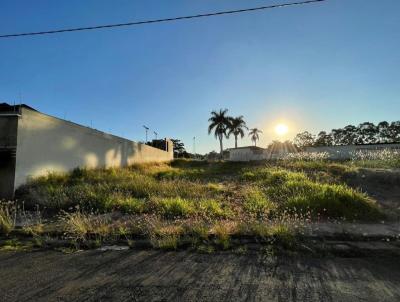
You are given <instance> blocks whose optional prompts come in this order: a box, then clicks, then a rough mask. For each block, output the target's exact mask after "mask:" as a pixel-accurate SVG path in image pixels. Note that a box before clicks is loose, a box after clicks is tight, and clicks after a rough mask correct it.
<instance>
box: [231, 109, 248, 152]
mask: <svg viewBox="0 0 400 302" xmlns="http://www.w3.org/2000/svg"><path fill="white" fill-rule="evenodd" d="M244 129H248V128H247V126H246V122H245V121H244V120H243V116H242V115H241V116H238V117H233V118H231V120H230V126H229V132H228V136H229V135H230V134H233V135H234V137H235V148H237V139H238V136H239V135H240V137H241V138H243V137H244Z"/></svg>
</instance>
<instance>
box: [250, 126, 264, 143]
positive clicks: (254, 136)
mask: <svg viewBox="0 0 400 302" xmlns="http://www.w3.org/2000/svg"><path fill="white" fill-rule="evenodd" d="M259 133H262V131H261V130H259V129H257V128H253V129H250V132H249V136H251V140H252V141H253V142H254V146H257V141H258V140H259V139H260V136H259V135H258V134H259Z"/></svg>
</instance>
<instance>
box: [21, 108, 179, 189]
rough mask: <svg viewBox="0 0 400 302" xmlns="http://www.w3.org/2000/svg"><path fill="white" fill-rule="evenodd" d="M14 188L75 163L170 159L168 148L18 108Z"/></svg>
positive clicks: (96, 164) (122, 163)
mask: <svg viewBox="0 0 400 302" xmlns="http://www.w3.org/2000/svg"><path fill="white" fill-rule="evenodd" d="M16 158H17V159H16V173H15V188H18V186H20V185H21V184H23V183H25V182H26V180H27V179H28V178H29V177H36V176H40V175H45V174H47V173H49V172H67V171H70V170H72V169H74V168H77V167H86V168H99V167H124V166H128V165H131V164H134V163H143V162H163V161H170V160H172V159H173V148H172V143H171V142H170V148H169V152H166V151H163V150H160V149H157V148H153V147H150V146H147V145H145V144H140V143H136V142H133V141H130V140H127V139H124V138H121V137H117V136H114V135H110V134H106V133H103V132H101V131H98V130H95V129H91V128H88V127H84V126H81V125H78V124H75V123H71V122H68V121H65V120H62V119H58V118H55V117H52V116H48V115H45V114H42V113H40V112H37V111H33V110H30V109H27V108H22V116H21V117H20V119H19V122H18V138H17V156H16Z"/></svg>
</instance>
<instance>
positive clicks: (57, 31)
mask: <svg viewBox="0 0 400 302" xmlns="http://www.w3.org/2000/svg"><path fill="white" fill-rule="evenodd" d="M323 1H326V0H308V1H301V2H290V3H281V4H275V5H269V6H259V7H253V8H245V9H237V10H230V11H219V12H211V13H206V14H198V15H191V16H181V17H173V18H166V19H154V20H145V21H134V22H128V23H119V24H108V25H98V26H90V27H76V28H66V29H56V30H48V31H38V32H27V33H17V34H6V35H0V38H15V37H22V36H37V35H48V34H58V33H64V32H73V31H84V30H93V29H104V28H114V27H123V26H134V25H143V24H150V23H161V22H170V21H179V20H187V19H194V18H203V17H212V16H221V15H228V14H237V13H244V12H253V11H259V10H265V9H272V8H281V7H287V6H293V5H303V4H311V3H316V2H323Z"/></svg>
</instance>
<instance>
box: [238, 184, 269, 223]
mask: <svg viewBox="0 0 400 302" xmlns="http://www.w3.org/2000/svg"><path fill="white" fill-rule="evenodd" d="M245 194H246V195H245V200H244V209H245V211H246V212H248V213H249V214H251V215H253V216H256V217H258V218H262V217H266V216H268V214H269V212H270V211H271V210H273V209H274V208H275V205H274V203H273V202H271V201H270V200H268V199H267V197H266V196H265V194H264V193H263V192H262V191H261V190H260V189H258V188H254V187H251V188H249V189H247V191H246V192H245Z"/></svg>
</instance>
